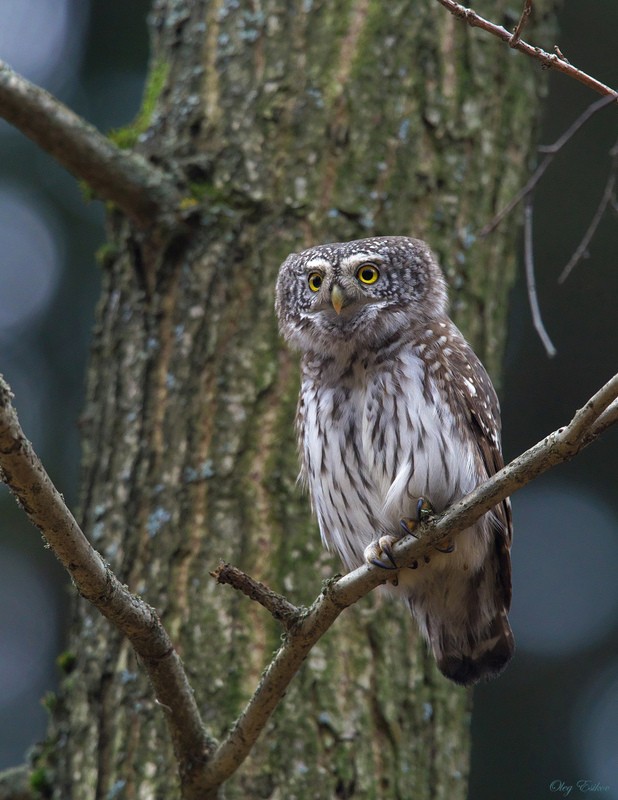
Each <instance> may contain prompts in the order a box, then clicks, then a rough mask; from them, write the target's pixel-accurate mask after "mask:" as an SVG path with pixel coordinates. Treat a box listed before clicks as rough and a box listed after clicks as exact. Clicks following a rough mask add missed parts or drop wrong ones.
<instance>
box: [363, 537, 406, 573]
mask: <svg viewBox="0 0 618 800" xmlns="http://www.w3.org/2000/svg"><path fill="white" fill-rule="evenodd" d="M400 539H401V536H393V535H392V534H388V533H387V534H385V535H384V536H380V537H379V538H378V539H374V541H373V542H371V544H368V545H367V547H366V548H365V552H364V553H363V555H364V558H365V561H366V562H367V564H374V565H375V566H376V567H382V569H399V567H398V566H397V564H396V563H395V559H394V557H393V549H392V548H393V545H394V544H395V542H398V541H399V540H400ZM387 559H388V561H387ZM389 562H390V563H389Z"/></svg>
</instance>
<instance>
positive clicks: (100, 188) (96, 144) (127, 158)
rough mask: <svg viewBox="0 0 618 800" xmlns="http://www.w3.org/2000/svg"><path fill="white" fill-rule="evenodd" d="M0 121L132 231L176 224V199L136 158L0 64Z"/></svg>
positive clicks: (158, 174)
mask: <svg viewBox="0 0 618 800" xmlns="http://www.w3.org/2000/svg"><path fill="white" fill-rule="evenodd" d="M0 116H1V117H3V118H4V119H5V120H6V121H7V122H10V123H11V125H14V126H15V127H16V128H18V129H19V130H20V131H21V132H22V133H24V134H25V135H26V136H28V137H29V138H30V139H32V140H33V141H34V142H36V144H38V145H39V147H40V148H41V149H42V150H45V151H46V152H47V153H49V154H50V155H52V156H53V157H54V158H55V159H56V160H57V161H58V163H60V164H62V166H63V167H65V168H66V169H67V170H68V171H69V172H70V173H72V174H73V175H74V176H75V177H76V178H80V179H82V180H85V181H86V182H87V183H88V185H89V186H90V188H91V189H92V190H93V191H94V192H95V194H97V195H98V196H99V197H101V198H102V199H103V200H108V201H111V202H112V203H115V204H116V205H117V206H118V207H119V208H120V209H122V211H124V213H125V214H126V215H127V216H128V217H129V218H131V219H132V220H133V221H134V222H135V223H136V224H137V225H139V226H141V227H143V228H149V227H150V226H151V225H152V223H153V221H157V222H159V223H163V224H164V226H165V227H172V226H173V225H174V224H176V217H175V214H176V211H177V209H178V207H179V203H180V199H181V197H180V193H179V192H178V190H177V188H176V186H175V184H174V183H173V181H172V180H171V179H170V178H169V177H168V176H167V175H166V174H165V173H164V172H162V171H161V170H159V169H157V168H156V167H154V166H152V164H149V163H148V162H147V161H146V160H145V159H143V158H142V157H141V156H138V155H136V154H134V153H130V152H127V151H125V150H121V149H120V148H118V147H116V145H114V144H113V143H112V142H110V141H109V139H107V138H106V137H105V136H103V135H102V134H101V133H99V131H98V130H97V129H96V128H94V127H93V126H92V125H89V124H88V123H87V122H86V121H85V120H83V119H82V118H81V117H79V116H78V115H77V114H75V113H74V112H73V111H71V110H70V109H69V108H67V107H66V106H65V105H63V104H62V103H61V102H60V101H59V100H57V99H56V98H54V97H52V95H50V94H49V93H48V92H46V91H45V90H44V89H41V88H39V87H38V86H35V85H34V84H32V83H30V82H29V81H27V80H26V79H25V78H23V77H21V75H18V74H17V73H16V72H14V71H13V70H12V69H11V68H10V67H9V66H8V65H7V64H5V63H4V62H3V61H0Z"/></svg>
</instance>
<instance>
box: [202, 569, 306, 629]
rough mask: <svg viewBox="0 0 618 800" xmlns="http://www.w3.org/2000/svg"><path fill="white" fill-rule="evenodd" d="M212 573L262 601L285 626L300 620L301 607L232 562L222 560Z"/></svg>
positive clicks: (214, 576)
mask: <svg viewBox="0 0 618 800" xmlns="http://www.w3.org/2000/svg"><path fill="white" fill-rule="evenodd" d="M210 574H211V575H212V577H213V578H215V580H216V581H217V582H218V583H227V584H228V585H229V586H233V587H234V589H238V591H240V592H242V593H243V594H246V595H247V597H249V598H251V600H255V601H256V602H257V603H260V605H262V606H264V608H265V609H266V610H267V611H269V612H270V613H271V614H272V616H273V617H274V618H275V619H276V620H277V621H278V622H281V623H282V625H283V626H284V628H289V627H291V626H292V625H293V624H294V623H295V622H297V621H298V619H299V617H300V615H301V613H302V612H301V610H300V609H299V608H297V607H296V606H295V605H294V604H293V603H290V601H289V600H288V599H287V598H285V597H283V595H280V594H277V592H273V590H272V589H269V588H268V586H266V584H264V583H262V582H261V581H256V580H255V579H254V578H251V577H250V576H249V575H247V573H246V572H243V571H242V570H240V569H238V568H237V567H233V566H232V565H231V564H225V563H224V562H221V564H219V566H218V567H217V569H215V570H213V571H212V572H211V573H210Z"/></svg>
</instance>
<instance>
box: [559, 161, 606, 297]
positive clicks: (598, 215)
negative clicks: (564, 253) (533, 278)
mask: <svg viewBox="0 0 618 800" xmlns="http://www.w3.org/2000/svg"><path fill="white" fill-rule="evenodd" d="M615 191H616V173H615V172H614V170H612V172H611V173H610V176H609V178H608V180H607V183H606V184H605V189H604V190H603V195H602V197H601V202H600V203H599V205H598V208H597V210H596V211H595V212H594V216H593V217H592V220H591V221H590V225H588V229H587V230H586V233H585V234H584V236H583V238H582V240H581V242H580V243H579V246H578V247H577V249H576V250H575V252H574V253H573V255H572V256H571V258H570V259H569V263H568V264H567V265H566V267H565V268H564V269H563V270H562V272H561V273H560V277H559V278H558V283H564V281H565V280H566V279H567V278H568V277H569V275H570V274H571V272H572V271H573V269H574V268H575V267H576V266H577V265H578V264H579V262H580V260H581V259H582V258H583V257H584V256H585V255H586V254H587V252H588V245H589V244H590V242H591V241H592V237H593V236H594V234H595V233H596V232H597V228H598V227H599V225H600V223H601V220H602V219H603V215H604V214H605V211H606V210H607V207H608V206H609V205H610V204H611V202H612V198H613V197H614V193H615Z"/></svg>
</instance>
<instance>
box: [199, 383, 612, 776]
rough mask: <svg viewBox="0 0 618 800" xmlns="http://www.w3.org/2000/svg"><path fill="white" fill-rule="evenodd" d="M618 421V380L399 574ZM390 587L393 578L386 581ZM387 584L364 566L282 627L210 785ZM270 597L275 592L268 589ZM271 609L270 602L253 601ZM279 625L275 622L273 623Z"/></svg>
mask: <svg viewBox="0 0 618 800" xmlns="http://www.w3.org/2000/svg"><path fill="white" fill-rule="evenodd" d="M616 422H618V374H616V375H614V377H613V378H612V379H611V380H609V381H608V382H607V383H606V384H605V385H604V386H603V387H602V388H601V389H599V391H598V392H596V393H595V394H594V395H593V396H592V397H591V398H590V399H589V400H588V402H587V403H586V404H585V405H584V406H583V407H582V408H581V409H580V410H578V411H577V413H576V414H575V415H574V417H573V419H572V420H571V422H570V423H569V424H568V425H566V426H565V427H563V428H559V429H558V430H556V431H554V432H553V433H550V434H549V435H548V436H546V437H545V438H544V439H542V440H541V441H540V442H538V443H537V444H535V445H534V446H533V447H531V448H530V449H529V450H526V452H525V453H523V454H522V455H520V456H518V457H517V458H515V459H514V460H513V461H511V462H510V463H509V464H507V465H506V466H505V467H503V468H502V469H501V470H500V471H498V472H497V473H496V474H495V475H493V476H492V477H491V478H489V479H488V480H487V481H485V482H484V483H483V484H482V485H480V486H478V487H477V488H476V489H474V490H473V491H472V492H470V493H469V494H468V495H467V496H466V497H463V498H462V499H461V500H459V501H458V502H457V503H455V504H453V505H452V506H451V507H450V508H448V509H446V510H445V511H444V512H443V513H441V514H439V515H438V516H435V517H434V518H432V519H430V520H428V521H427V522H425V523H423V524H422V525H421V526H420V527H419V529H418V530H417V531H415V535H414V536H406V537H404V538H403V539H401V540H400V541H399V542H398V543H396V544H395V545H394V546H393V548H392V553H393V557H394V559H395V561H396V563H397V566H398V568H403V567H409V566H410V565H413V564H414V563H415V562H418V561H420V560H422V559H423V558H424V557H427V556H428V554H430V553H431V552H432V550H433V549H434V548H435V546H436V545H439V544H440V543H441V542H443V541H444V539H445V538H448V539H449V540H451V541H453V540H455V539H456V537H457V536H458V534H460V533H461V532H462V531H464V530H466V529H469V527H470V526H471V525H472V524H473V523H474V522H476V521H477V520H478V519H480V518H481V517H482V516H483V515H484V514H486V513H487V512H488V511H490V510H491V509H492V508H494V507H495V506H496V504H498V503H500V502H502V501H503V500H505V499H506V498H508V497H510V496H511V495H512V494H513V493H514V492H516V491H517V490H518V489H521V488H522V487H523V486H525V485H526V484H528V483H530V482H531V481H533V480H534V479H535V478H537V477H538V476H539V475H541V474H542V473H544V472H546V471H547V470H549V469H551V468H552V467H554V466H556V465H558V464H561V463H563V462H565V461H569V460H571V459H572V458H573V457H574V456H576V455H577V454H578V453H579V452H580V451H581V450H583V449H584V448H585V447H586V446H587V445H589V444H590V443H591V442H593V441H595V440H596V439H597V438H598V437H599V436H600V435H601V434H602V433H603V432H604V431H606V430H607V429H608V428H609V427H610V426H611V425H613V424H614V423H616ZM214 577H216V579H217V580H218V581H219V582H220V583H226V584H230V585H232V586H234V587H235V588H237V589H239V590H240V591H243V592H244V593H245V594H250V592H249V591H248V590H247V588H246V587H249V586H250V587H251V590H252V591H255V582H254V581H253V580H252V579H251V578H249V576H246V575H244V573H242V572H241V571H240V570H238V569H236V568H235V567H232V566H230V565H227V564H221V565H220V566H219V568H218V569H217V570H216V572H215V573H214ZM389 579H390V580H392V575H389ZM384 582H385V577H384V570H383V569H381V568H380V567H378V566H374V565H370V564H365V565H363V566H361V567H359V568H358V569H355V570H354V571H352V572H350V573H348V574H347V575H345V576H343V577H340V578H334V579H332V580H330V581H327V582H326V584H325V586H324V589H323V590H322V592H321V593H320V595H319V596H318V597H317V598H316V600H315V601H314V603H313V605H312V606H311V607H310V608H309V609H308V610H301V609H297V612H298V613H297V617H296V621H295V623H294V624H293V625H291V626H290V625H289V617H288V618H287V620H286V625H285V627H286V628H287V633H286V636H285V640H284V643H283V644H282V646H281V648H280V649H279V651H278V653H277V654H276V655H275V658H274V659H273V661H272V662H271V663H270V665H269V666H268V668H267V669H266V671H265V673H264V675H263V677H262V680H261V682H260V685H259V686H258V688H257V690H256V692H255V694H254V695H253V697H252V698H251V700H250V701H249V703H248V704H247V706H246V707H245V710H244V711H243V713H242V714H241V716H240V717H239V719H238V720H237V721H236V723H235V724H234V727H233V728H232V730H231V731H230V733H229V734H228V737H227V738H226V739H225V740H224V741H223V742H222V743H221V744H220V746H219V747H218V749H217V750H216V752H215V753H214V755H213V757H212V759H211V761H210V762H209V764H208V766H207V767H206V772H207V774H208V775H209V781H212V782H213V785H215V784H216V783H217V782H223V781H224V780H225V779H226V778H227V777H229V776H230V775H231V774H232V772H233V771H234V768H235V767H234V765H237V764H238V763H239V762H240V761H242V760H243V759H244V758H246V756H247V755H248V754H249V752H250V750H251V747H252V746H253V744H254V742H255V741H256V739H257V737H258V736H259V734H260V732H261V731H262V730H263V728H264V726H265V724H266V722H267V720H268V717H269V716H270V714H271V712H272V710H273V709H274V708H275V707H276V706H277V704H278V703H279V701H280V700H281V699H282V698H283V696H284V695H285V692H286V690H287V687H288V685H289V683H290V681H291V680H292V678H293V677H294V675H295V674H296V672H297V671H298V669H299V667H300V665H301V664H302V662H303V660H304V659H305V658H306V656H307V654H308V653H309V652H310V650H311V648H312V647H313V646H314V645H315V644H316V642H317V641H318V640H319V639H320V638H321V637H322V636H323V635H324V633H326V631H327V630H328V629H329V628H330V627H331V625H332V624H333V623H334V622H335V620H336V619H337V617H338V616H339V615H340V614H341V612H342V611H343V610H344V609H345V608H347V607H348V606H351V605H353V604H354V603H356V602H357V601H358V600H360V599H361V598H362V597H364V596H365V595H366V594H368V593H369V592H370V591H371V590H372V589H375V588H376V587H377V586H379V585H380V584H383V583H384ZM267 592H268V593H270V590H267ZM253 599H256V600H257V601H258V602H261V603H262V605H264V606H265V607H267V608H268V605H269V602H270V599H269V598H268V597H265V598H263V599H262V598H260V597H255V595H254V596H253ZM275 618H277V617H276V616H275Z"/></svg>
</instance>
